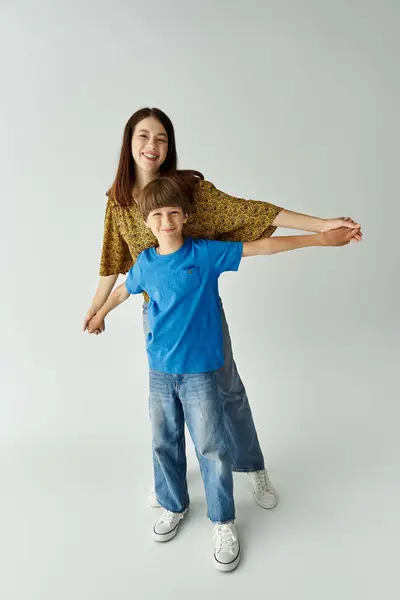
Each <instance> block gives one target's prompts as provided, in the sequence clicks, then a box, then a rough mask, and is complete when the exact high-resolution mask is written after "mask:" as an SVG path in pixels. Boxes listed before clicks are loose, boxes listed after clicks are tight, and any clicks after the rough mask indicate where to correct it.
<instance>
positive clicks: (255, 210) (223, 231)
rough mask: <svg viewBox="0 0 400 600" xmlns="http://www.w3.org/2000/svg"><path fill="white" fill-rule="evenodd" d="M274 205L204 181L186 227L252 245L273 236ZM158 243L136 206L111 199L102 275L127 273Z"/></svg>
mask: <svg viewBox="0 0 400 600" xmlns="http://www.w3.org/2000/svg"><path fill="white" fill-rule="evenodd" d="M280 210H282V209H281V208H279V207H278V206H275V205H274V204H268V203H267V202H260V201H258V200H244V199H242V198H234V197H233V196H229V195H228V194H225V193H224V192H221V191H220V190H217V188H216V187H215V186H214V185H213V184H212V183H210V182H209V181H200V182H199V184H198V189H197V192H196V197H195V201H194V205H193V209H192V212H191V214H190V216H189V219H188V222H187V223H186V224H185V225H184V230H183V233H184V235H185V236H189V237H194V238H205V239H208V240H225V241H232V242H252V241H254V240H257V239H259V238H264V237H269V236H271V235H272V234H273V233H274V231H275V229H276V227H274V226H273V225H272V222H273V220H274V219H275V217H276V215H277V214H278V213H279V211H280ZM156 245H157V240H156V238H155V237H154V235H153V234H152V233H151V231H150V229H148V228H147V227H146V225H145V224H144V221H143V218H142V216H141V214H140V212H139V208H138V206H137V205H136V203H133V204H132V206H130V207H129V208H123V207H121V206H120V205H119V204H118V203H117V202H116V200H114V199H112V198H111V197H110V198H109V199H108V202H107V208H106V215H105V220H104V239H103V250H102V254H101V262H100V275H101V276H106V275H116V274H118V273H127V272H128V271H129V269H130V268H131V267H132V265H133V264H134V262H135V261H136V259H137V257H138V256H139V254H140V253H141V252H142V251H143V250H146V248H149V247H150V246H156Z"/></svg>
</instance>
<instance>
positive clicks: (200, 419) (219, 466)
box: [149, 370, 235, 523]
mask: <svg viewBox="0 0 400 600" xmlns="http://www.w3.org/2000/svg"><path fill="white" fill-rule="evenodd" d="M149 408H150V418H151V427H152V433H153V462H154V481H155V491H156V496H157V499H158V501H159V503H160V504H161V506H163V507H164V508H166V509H167V510H171V511H172V512H182V511H184V510H185V509H186V508H187V507H188V506H189V494H188V489H187V483H186V452H185V430H184V427H185V421H186V425H187V428H188V430H189V433H190V436H191V438H192V440H193V444H194V446H195V449H196V454H197V458H198V461H199V464H200V470H201V475H202V478H203V482H204V488H205V492H206V500H207V514H208V517H209V518H210V519H211V521H213V522H214V523H224V522H226V521H232V520H233V519H234V518H235V505H234V500H233V480H232V467H231V459H230V455H229V450H228V445H227V443H226V439H225V427H224V420H223V414H222V407H221V403H220V401H219V397H218V388H217V383H216V373H215V371H211V372H209V373H194V374H186V375H172V374H170V373H160V372H159V371H153V370H150V399H149Z"/></svg>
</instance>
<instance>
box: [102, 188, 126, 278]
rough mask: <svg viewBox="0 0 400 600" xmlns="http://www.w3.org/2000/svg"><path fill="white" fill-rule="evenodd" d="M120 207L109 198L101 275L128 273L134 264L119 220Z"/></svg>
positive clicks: (105, 219) (105, 220)
mask: <svg viewBox="0 0 400 600" xmlns="http://www.w3.org/2000/svg"><path fill="white" fill-rule="evenodd" d="M119 210H120V208H119V207H118V206H116V205H115V202H114V201H113V200H112V199H111V198H109V199H108V202H107V207H106V214H105V217H104V236H103V247H102V252H101V260H100V275H101V276H102V277H105V276H108V275H117V274H119V273H127V272H128V271H129V269H130V268H131V266H132V264H133V259H132V256H131V254H130V252H129V247H128V244H127V243H126V242H125V240H124V239H123V237H122V235H121V232H120V227H119V222H120V218H119V217H120V215H119Z"/></svg>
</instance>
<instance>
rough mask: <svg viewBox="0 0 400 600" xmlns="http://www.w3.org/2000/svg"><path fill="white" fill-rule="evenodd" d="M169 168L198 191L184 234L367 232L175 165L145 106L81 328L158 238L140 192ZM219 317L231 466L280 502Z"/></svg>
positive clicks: (155, 114) (262, 495) (260, 497)
mask: <svg viewBox="0 0 400 600" xmlns="http://www.w3.org/2000/svg"><path fill="white" fill-rule="evenodd" d="M171 174H175V175H176V176H178V177H181V178H182V182H185V185H186V186H187V187H186V189H185V194H186V195H187V197H188V198H189V197H190V196H191V194H192V192H193V200H192V202H191V203H190V213H191V216H190V219H189V220H188V222H187V223H185V225H184V229H183V233H184V235H185V236H186V237H191V238H203V239H208V240H221V241H233V242H253V241H255V240H258V239H261V238H268V237H270V236H271V235H272V234H273V233H274V231H275V230H276V228H277V227H278V226H281V227H287V228H292V229H298V230H304V231H310V232H322V231H325V232H326V231H330V230H333V229H338V228H340V227H348V228H353V229H354V228H358V231H357V232H356V233H355V234H354V236H353V237H352V241H360V240H361V238H362V233H361V230H360V229H359V226H358V225H357V223H355V222H354V221H352V220H351V219H348V218H341V219H320V218H317V217H311V216H308V215H302V214H298V213H294V212H291V211H288V210H285V209H282V208H280V207H278V206H275V205H274V204H270V203H267V202H261V201H257V200H245V199H243V198H235V197H233V196H230V195H228V194H226V193H224V192H222V191H220V190H218V189H217V188H216V187H215V186H214V185H213V184H212V183H210V182H208V181H205V180H204V178H203V175H202V174H201V173H199V172H198V171H185V172H184V171H177V153H176V145H175V133H174V128H173V125H172V122H171V120H170V119H169V118H168V116H167V115H166V114H165V113H163V112H162V111H161V110H159V109H157V108H143V109H141V110H139V111H137V112H136V113H134V114H133V115H132V116H131V118H130V119H129V120H128V122H127V124H126V126H125V130H124V135H123V141H122V148H121V156H120V160H119V165H118V170H117V174H116V178H115V181H114V183H113V185H112V186H111V188H110V190H109V192H108V202H107V208H106V215H105V222H104V239H103V249H102V255H101V265H100V282H99V286H98V289H97V292H96V295H95V297H94V299H93V301H92V304H91V306H90V308H89V311H88V312H87V314H86V317H85V320H84V325H83V329H84V330H86V329H88V325H89V323H90V321H91V319H92V318H93V317H94V316H95V315H96V313H97V312H98V311H99V310H100V309H101V307H102V306H103V305H104V304H105V302H106V301H107V298H108V297H109V295H110V293H111V291H112V289H113V287H114V284H115V282H116V280H117V278H118V275H119V274H120V273H127V272H128V271H129V270H130V269H131V268H132V266H133V264H134V263H135V262H136V259H137V257H138V256H139V254H140V253H141V252H143V251H144V250H146V249H148V248H150V247H152V246H156V245H157V240H156V238H155V236H154V235H153V233H152V232H151V231H150V229H149V228H148V227H147V226H146V224H145V222H144V220H143V215H142V214H141V213H140V210H139V207H138V205H137V198H138V197H139V195H140V193H141V192H142V190H143V189H144V187H145V186H146V185H147V184H149V183H150V182H151V181H153V180H155V179H158V178H159V177H161V176H163V175H167V176H169V175H171ZM154 208H156V207H153V209H154ZM146 210H147V209H146ZM157 218H159V216H158V217H157ZM171 221H172V219H171V217H168V219H167V222H168V223H169V225H171ZM169 225H168V227H169ZM161 226H162V225H161ZM168 227H166V229H168ZM144 299H145V303H144V306H143V325H144V330H145V333H146V335H147V334H148V332H149V323H148V302H147V301H148V296H147V295H146V294H144ZM222 322H223V336H224V339H223V342H224V365H223V367H221V368H220V369H219V370H218V371H217V373H216V381H217V385H218V397H219V398H220V402H221V404H222V409H223V412H224V425H225V430H226V438H227V441H228V445H229V452H230V457H231V464H232V469H233V470H235V471H242V472H246V473H247V474H248V476H249V480H250V483H251V488H252V492H253V495H254V499H255V501H256V502H257V504H258V505H260V506H261V507H263V508H273V507H274V506H276V504H277V494H276V492H275V490H274V488H273V486H272V484H271V482H270V480H269V477H268V474H267V471H266V470H265V465H264V457H263V454H262V451H261V447H260V444H259V441H258V437H257V432H256V429H255V426H254V422H253V418H252V413H251V409H250V405H249V402H248V398H247V394H246V390H245V387H244V385H243V383H242V380H241V378H240V376H239V373H238V371H237V368H236V364H235V361H234V359H233V354H232V346H231V340H230V336H229V330H228V325H227V323H226V320H225V315H224V313H223V311H222ZM91 330H92V332H94V333H96V334H99V333H101V332H102V331H103V327H101V328H100V329H93V327H92V328H91ZM150 502H151V504H152V505H157V499H156V498H155V495H154V493H153V494H152V495H151V496H150Z"/></svg>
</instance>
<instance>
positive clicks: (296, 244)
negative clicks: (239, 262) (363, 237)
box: [243, 227, 359, 256]
mask: <svg viewBox="0 0 400 600" xmlns="http://www.w3.org/2000/svg"><path fill="white" fill-rule="evenodd" d="M358 233H359V229H358V228H354V229H349V228H348V227H341V228H340V229H333V230H332V231H328V232H326V233H316V234H313V235H287V236H277V237H271V238H264V239H262V240H256V241H255V242H244V244H243V256H257V255H261V254H276V253H277V252H287V251H288V250H297V249H298V248H309V247H311V246H346V245H347V244H348V243H349V242H350V241H351V240H352V239H353V238H354V237H355V236H356V235H357V234H358Z"/></svg>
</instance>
